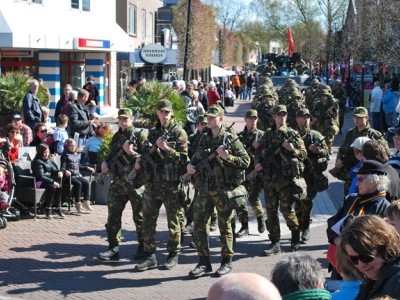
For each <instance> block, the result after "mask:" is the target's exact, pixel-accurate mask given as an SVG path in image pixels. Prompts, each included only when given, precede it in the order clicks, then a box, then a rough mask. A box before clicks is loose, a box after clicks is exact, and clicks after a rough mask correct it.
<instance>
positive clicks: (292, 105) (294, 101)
mask: <svg viewBox="0 0 400 300" xmlns="http://www.w3.org/2000/svg"><path fill="white" fill-rule="evenodd" d="M288 100H289V103H288V105H287V106H286V108H287V111H288V116H287V124H288V126H289V127H291V128H296V127H297V123H296V113H297V112H298V111H299V109H301V108H303V107H306V102H305V99H304V95H303V94H302V93H301V92H300V91H299V90H298V89H295V90H293V91H292V93H291V94H290V97H289V98H288Z"/></svg>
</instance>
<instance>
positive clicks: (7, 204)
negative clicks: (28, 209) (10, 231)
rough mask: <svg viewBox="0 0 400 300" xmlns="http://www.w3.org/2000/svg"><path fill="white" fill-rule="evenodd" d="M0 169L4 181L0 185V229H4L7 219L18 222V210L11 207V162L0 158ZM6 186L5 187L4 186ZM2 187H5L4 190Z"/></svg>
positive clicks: (12, 197) (13, 179)
mask: <svg viewBox="0 0 400 300" xmlns="http://www.w3.org/2000/svg"><path fill="white" fill-rule="evenodd" d="M0 167H2V168H3V169H4V175H5V179H6V181H4V183H2V184H1V192H0V229H3V228H6V227H7V223H8V219H10V220H12V221H19V220H20V212H19V210H17V209H15V208H13V207H11V205H12V202H13V199H14V190H15V178H14V170H13V167H12V165H11V162H10V161H9V160H8V159H6V158H3V157H2V158H0ZM6 184H7V185H6ZM4 187H7V188H6V190H4Z"/></svg>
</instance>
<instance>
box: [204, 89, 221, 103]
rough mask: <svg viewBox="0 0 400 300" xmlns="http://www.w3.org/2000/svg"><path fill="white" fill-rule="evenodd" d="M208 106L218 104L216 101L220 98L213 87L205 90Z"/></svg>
mask: <svg viewBox="0 0 400 300" xmlns="http://www.w3.org/2000/svg"><path fill="white" fill-rule="evenodd" d="M207 98H208V106H211V105H218V101H219V100H220V99H221V97H220V96H219V94H218V92H217V90H216V89H215V88H210V89H209V90H208V92H207Z"/></svg>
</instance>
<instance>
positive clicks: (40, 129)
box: [29, 123, 54, 154]
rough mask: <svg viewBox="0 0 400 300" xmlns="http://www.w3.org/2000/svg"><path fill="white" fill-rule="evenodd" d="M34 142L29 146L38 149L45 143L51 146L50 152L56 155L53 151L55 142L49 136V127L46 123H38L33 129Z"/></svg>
mask: <svg viewBox="0 0 400 300" xmlns="http://www.w3.org/2000/svg"><path fill="white" fill-rule="evenodd" d="M33 134H34V137H33V140H32V142H31V143H30V144H29V146H31V147H37V146H39V145H40V144H42V143H45V144H47V145H48V146H49V149H50V152H51V153H52V154H53V153H54V151H53V150H54V149H53V144H54V140H53V138H51V137H49V136H48V135H47V126H46V123H38V124H36V126H35V127H34V129H33Z"/></svg>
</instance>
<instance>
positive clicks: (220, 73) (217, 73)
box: [210, 65, 235, 77]
mask: <svg viewBox="0 0 400 300" xmlns="http://www.w3.org/2000/svg"><path fill="white" fill-rule="evenodd" d="M210 69H211V77H225V76H232V75H234V74H235V72H234V71H229V70H225V69H222V68H220V67H218V66H216V65H211V68H210Z"/></svg>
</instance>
